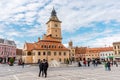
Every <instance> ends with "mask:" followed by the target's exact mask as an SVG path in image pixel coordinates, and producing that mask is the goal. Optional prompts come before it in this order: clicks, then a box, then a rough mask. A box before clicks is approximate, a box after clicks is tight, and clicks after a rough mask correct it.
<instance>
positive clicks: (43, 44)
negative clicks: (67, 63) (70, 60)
mask: <svg viewBox="0 0 120 80" xmlns="http://www.w3.org/2000/svg"><path fill="white" fill-rule="evenodd" d="M26 47H27V50H28V51H31V50H61V51H65V50H69V49H67V48H66V47H65V46H64V45H63V44H62V43H60V42H59V41H53V40H48V39H47V40H40V41H38V42H35V43H26Z"/></svg>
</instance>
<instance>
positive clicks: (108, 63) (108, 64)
mask: <svg viewBox="0 0 120 80" xmlns="http://www.w3.org/2000/svg"><path fill="white" fill-rule="evenodd" d="M107 67H108V71H111V66H110V61H108V62H107Z"/></svg>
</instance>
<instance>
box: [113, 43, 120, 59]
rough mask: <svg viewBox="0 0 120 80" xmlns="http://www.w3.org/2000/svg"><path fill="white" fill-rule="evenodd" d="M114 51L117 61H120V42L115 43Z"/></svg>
mask: <svg viewBox="0 0 120 80" xmlns="http://www.w3.org/2000/svg"><path fill="white" fill-rule="evenodd" d="M113 50H114V55H115V59H117V60H119V61H120V42H114V43H113Z"/></svg>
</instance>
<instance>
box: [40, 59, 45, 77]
mask: <svg viewBox="0 0 120 80" xmlns="http://www.w3.org/2000/svg"><path fill="white" fill-rule="evenodd" d="M41 73H42V77H43V74H44V73H43V62H42V60H41V61H39V77H40V76H41Z"/></svg>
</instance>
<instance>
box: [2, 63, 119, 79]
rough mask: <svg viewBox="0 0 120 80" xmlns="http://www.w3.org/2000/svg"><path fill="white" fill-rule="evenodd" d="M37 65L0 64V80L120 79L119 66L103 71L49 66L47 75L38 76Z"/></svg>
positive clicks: (99, 68)
mask: <svg viewBox="0 0 120 80" xmlns="http://www.w3.org/2000/svg"><path fill="white" fill-rule="evenodd" d="M38 72H39V68H38V66H29V65H28V66H25V68H22V66H17V65H16V66H8V65H5V64H0V80H120V67H115V66H113V67H112V71H105V69H104V66H103V65H99V66H98V67H73V66H70V67H59V68H53V67H51V68H49V69H48V77H47V78H44V77H38Z"/></svg>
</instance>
